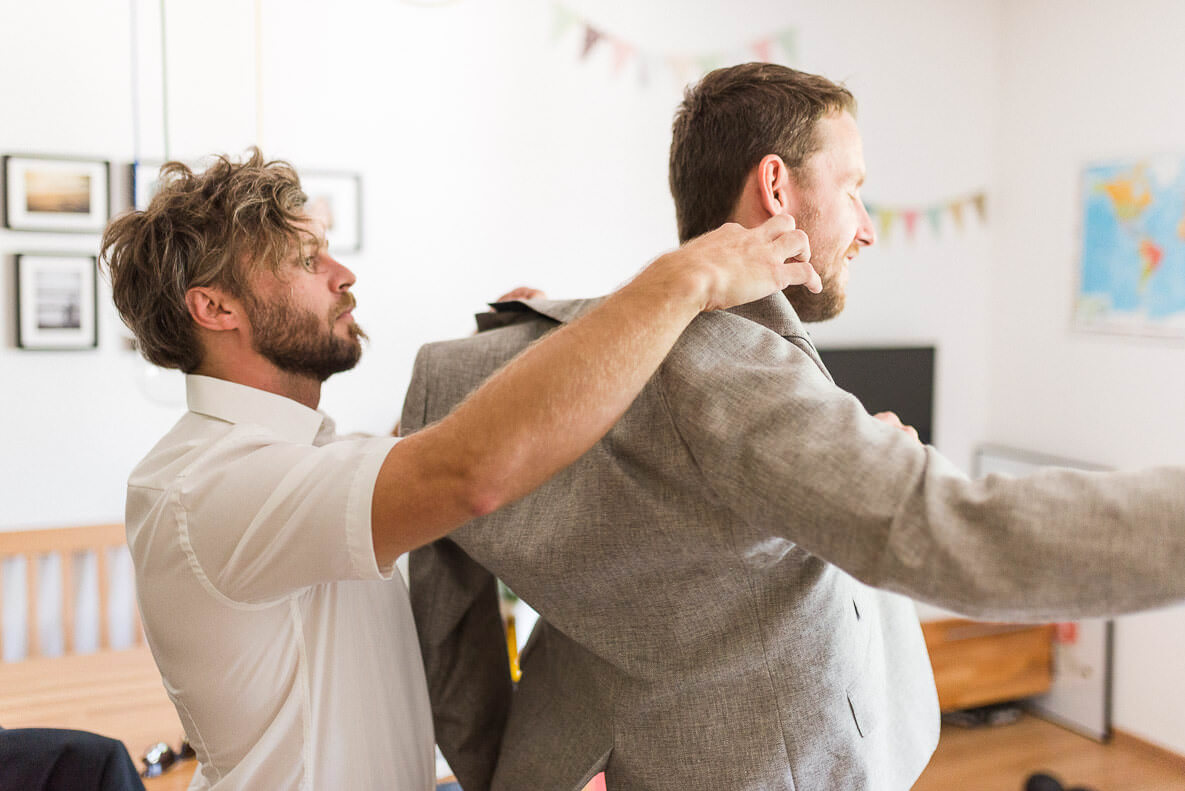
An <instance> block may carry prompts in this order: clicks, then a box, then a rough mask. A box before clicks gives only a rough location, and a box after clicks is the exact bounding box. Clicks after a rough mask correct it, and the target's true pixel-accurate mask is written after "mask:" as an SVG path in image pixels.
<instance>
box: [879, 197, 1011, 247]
mask: <svg viewBox="0 0 1185 791" xmlns="http://www.w3.org/2000/svg"><path fill="white" fill-rule="evenodd" d="M864 207H865V208H866V209H868V214H869V215H870V216H871V217H872V220H873V222H874V223H876V229H877V234H878V235H879V236H880V241H881V242H888V241H889V240H890V239H891V238H892V236H893V234H894V233H895V232H896V229H897V227H898V226H899V225H900V226H903V227H904V229H905V238H906V239H907V240H909V241H913V239H914V238H915V237H916V236H917V230H918V220H919V219H921V218H922V217H923V216H924V217H925V218H926V221H927V223H928V224H929V226H930V231H931V232H932V233H933V234H934V236H939V235H940V234H941V233H942V226H943V218H944V217H947V216H949V217H950V225H951V226H953V227H954V229H955V230H956V231H962V230H963V225H964V221H965V220H966V217H967V214H966V210H967V208H968V207H971V208H973V209H974V210H975V216H976V217H978V218H979V221H980V222H981V223H984V222H986V221H987V194H986V193H983V192H977V193H975V194H974V195H969V196H967V197H965V198H954V199H952V200H946V201H943V202H941V203H938V204H935V205H933V206H888V205H884V204H880V203H876V204H873V203H866V204H864ZM898 221H900V222H898Z"/></svg>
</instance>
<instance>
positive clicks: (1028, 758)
mask: <svg viewBox="0 0 1185 791" xmlns="http://www.w3.org/2000/svg"><path fill="white" fill-rule="evenodd" d="M1034 772H1045V773H1047V774H1050V775H1053V776H1054V777H1056V778H1058V779H1059V780H1060V781H1061V782H1062V783H1063V784H1064V785H1065V786H1066V787H1067V788H1070V787H1072V786H1085V787H1087V788H1091V789H1093V790H1094V791H1185V764H1183V763H1182V762H1181V761H1180V760H1173V759H1169V758H1166V757H1164V756H1161V755H1157V754H1156V753H1155V752H1154V751H1151V750H1148V749H1147V748H1144V747H1142V746H1139V745H1138V744H1133V740H1131V739H1121V740H1118V741H1116V742H1113V743H1111V744H1105V745H1104V744H1099V743H1098V742H1094V741H1091V740H1090V739H1087V738H1085V737H1083V736H1080V735H1078V734H1076V733H1073V732H1071V731H1068V730H1066V729H1064V728H1061V727H1059V726H1057V725H1053V724H1052V723H1049V722H1046V721H1044V720H1041V719H1038V718H1036V717H1033V716H1030V715H1027V714H1026V715H1024V716H1023V717H1022V718H1021V719H1020V721H1019V722H1016V723H1014V724H1011V725H1003V726H998V727H994V728H981V729H964V728H958V727H954V726H943V729H942V737H941V739H940V740H939V743H938V750H937V752H935V754H934V758H933V759H932V760H931V761H930V765H929V766H928V767H927V768H926V771H925V772H924V773H923V774H922V776H921V778H920V779H919V780H918V782H917V784H916V785H915V786H914V791H1023V789H1024V786H1025V781H1026V780H1027V779H1028V777H1029V776H1030V775H1031V774H1033V773H1034Z"/></svg>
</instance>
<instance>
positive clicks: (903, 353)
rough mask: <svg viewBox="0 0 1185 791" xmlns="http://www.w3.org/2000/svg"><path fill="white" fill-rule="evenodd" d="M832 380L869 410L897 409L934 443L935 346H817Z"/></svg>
mask: <svg viewBox="0 0 1185 791" xmlns="http://www.w3.org/2000/svg"><path fill="white" fill-rule="evenodd" d="M819 356H820V357H822V358H823V364H824V365H826V366H827V370H829V371H830V372H831V376H832V378H834V379H835V383H836V384H837V385H839V386H840V387H842V388H843V389H844V390H847V391H848V392H849V393H851V394H852V395H854V396H856V398H858V399H860V403H861V404H863V405H864V408H865V409H867V410H868V413H869V414H871V415H875V414H876V413H877V412H896V413H897V415H898V416H899V417H900V418H901V422H902V423H905V424H907V425H910V426H913V427H914V428H916V429H917V430H918V436H919V437H920V438H921V440H922V442H924V443H926V444H927V445H932V444H933V443H934V347H933V346H913V347H900V346H899V347H883V348H873V347H868V348H846V349H819Z"/></svg>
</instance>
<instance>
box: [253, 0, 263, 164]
mask: <svg viewBox="0 0 1185 791" xmlns="http://www.w3.org/2000/svg"><path fill="white" fill-rule="evenodd" d="M255 145H256V146H259V147H261V148H262V147H263V0H255Z"/></svg>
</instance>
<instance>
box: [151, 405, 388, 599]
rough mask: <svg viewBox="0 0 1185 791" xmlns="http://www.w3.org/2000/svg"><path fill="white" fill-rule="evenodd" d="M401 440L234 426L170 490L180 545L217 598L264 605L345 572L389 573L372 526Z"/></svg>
mask: <svg viewBox="0 0 1185 791" xmlns="http://www.w3.org/2000/svg"><path fill="white" fill-rule="evenodd" d="M396 442H398V440H397V439H395V438H390V437H382V438H367V439H349V440H341V441H338V442H333V443H330V444H327V445H323V446H319V447H317V446H313V445H306V444H299V443H289V442H276V441H275V438H274V437H270V436H268V435H266V434H265V433H263V432H253V431H252V429H250V428H246V427H236V428H234V429H232V430H231V431H230V432H229V433H228V434H227V435H226V436H225V437H223V438H222V440H221V441H219V442H216V443H214V445H213V446H212V447H210V448H209V449H208V450H207V452H206V453H204V454H203V458H202V459H201V461H200V463H197V464H194V465H192V466H191V467H190V469H189V470H187V471H186V472H185V473H184V474H182V475H181V476H180V477H179V478H178V480H177V482H176V484H177V485H176V487H175V489H174V490H173V492H172V493H171V494H172V497H171V499H172V503H171V505H172V508H173V509H174V511H175V513H174V515H175V518H176V520H177V522H176V523H177V526H178V530H179V532H180V540H181V545H182V547H183V549H184V551H185V555H186V558H187V560H188V562H189V564H190V567H191V569H192V570H193V572H194V573H195V574H196V575H197V576H198V578H199V579H200V580H201V581H202V584H203V585H204V586H205V587H206V588H207V589H208V590H210V592H211V593H212V594H214V595H216V596H219V597H223V598H225V599H227V600H229V601H232V602H237V603H248V604H252V603H265V602H268V601H272V600H275V599H277V598H279V597H282V596H285V595H287V594H290V593H292V592H293V591H295V590H298V589H300V588H304V587H308V586H311V585H317V584H320V583H326V582H333V581H338V580H380V579H389V578H390V577H391V576H392V574H393V571H394V565H393V564H392V565H389V566H387V567H384V568H380V567H379V566H378V563H377V562H376V560H375V555H374V544H373V538H372V532H371V502H372V499H373V494H374V487H375V481H376V479H377V476H378V472H379V468H380V467H381V466H382V464H383V460H384V459H385V458H386V456H387V453H388V452H389V451H390V450H391V448H392V447H393V446H394V445H395V443H396Z"/></svg>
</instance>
